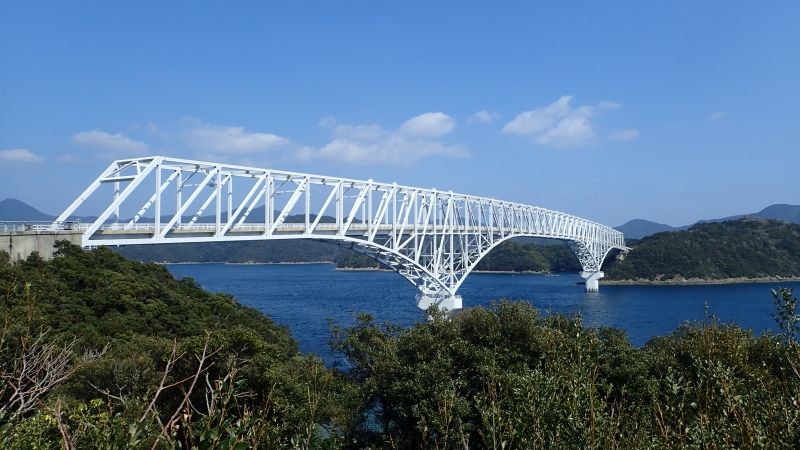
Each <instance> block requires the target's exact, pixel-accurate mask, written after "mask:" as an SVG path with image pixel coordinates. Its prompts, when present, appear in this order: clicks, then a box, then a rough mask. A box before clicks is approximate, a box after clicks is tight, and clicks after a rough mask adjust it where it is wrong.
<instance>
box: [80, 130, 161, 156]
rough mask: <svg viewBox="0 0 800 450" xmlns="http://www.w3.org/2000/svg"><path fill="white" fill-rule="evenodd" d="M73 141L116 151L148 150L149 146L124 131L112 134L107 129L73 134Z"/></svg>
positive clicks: (131, 152) (138, 151) (134, 151)
mask: <svg viewBox="0 0 800 450" xmlns="http://www.w3.org/2000/svg"><path fill="white" fill-rule="evenodd" d="M72 142H73V143H74V144H78V145H85V146H87V147H93V148H96V149H101V150H110V151H113V152H116V153H123V154H134V153H139V154H142V153H145V152H147V149H148V146H147V144H145V143H144V142H140V141H135V140H133V139H131V138H129V137H127V136H125V135H123V134H122V133H116V134H111V133H107V132H105V131H100V130H92V131H82V132H80V133H76V134H75V135H73V136H72Z"/></svg>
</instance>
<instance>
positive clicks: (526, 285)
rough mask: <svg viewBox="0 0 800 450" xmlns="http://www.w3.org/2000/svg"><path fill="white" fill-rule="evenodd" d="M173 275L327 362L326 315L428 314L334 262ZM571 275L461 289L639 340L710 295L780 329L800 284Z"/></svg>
mask: <svg viewBox="0 0 800 450" xmlns="http://www.w3.org/2000/svg"><path fill="white" fill-rule="evenodd" d="M167 267H168V269H169V270H170V272H172V273H173V274H174V275H175V276H176V277H178V278H182V277H192V278H194V279H195V280H196V281H197V282H198V283H200V284H201V285H202V286H203V287H204V288H205V289H208V290H211V291H217V292H227V293H230V294H232V295H233V296H234V297H236V298H237V299H238V300H239V301H240V302H241V303H242V304H244V305H247V306H251V307H253V308H255V309H257V310H259V311H261V312H263V313H264V314H266V315H268V316H270V317H272V318H273V320H275V321H276V322H277V323H279V324H283V325H286V326H288V327H289V329H290V330H291V333H292V336H294V338H295V339H297V341H298V342H299V343H300V350H301V351H303V352H306V353H316V354H317V355H319V356H321V357H323V358H325V359H326V360H330V358H331V354H330V351H329V350H328V339H329V330H328V319H333V321H334V322H335V323H337V324H342V325H348V324H352V323H353V322H354V319H353V317H354V315H355V314H356V313H359V312H367V313H370V314H372V315H373V316H374V317H375V318H377V319H378V320H379V321H391V322H393V323H396V324H401V325H409V324H412V323H414V322H416V321H419V320H422V319H424V316H423V312H422V311H421V310H419V309H417V307H416V301H415V299H414V297H415V296H416V294H417V291H416V289H415V288H414V287H413V286H412V285H411V284H410V283H408V282H407V281H405V279H403V278H402V277H400V276H399V275H397V274H395V273H393V272H350V271H337V270H335V268H334V266H333V265H332V264H285V265H256V264H253V265H234V264H185V265H182V264H172V265H168V266H167ZM577 281H581V279H580V277H579V276H578V275H577V274H576V275H571V274H562V275H529V274H482V273H474V274H471V275H470V276H469V277H468V278H467V281H466V282H464V285H463V286H462V287H461V289H460V290H459V293H460V294H461V296H462V297H463V298H464V307H465V308H469V307H471V306H477V305H487V304H489V303H490V302H491V301H492V300H496V299H500V298H508V299H515V300H517V299H521V300H526V301H528V302H530V303H531V304H533V305H534V306H536V307H537V308H540V309H542V310H549V311H552V312H560V313H569V314H572V313H580V314H581V315H582V316H583V319H584V323H585V324H586V325H588V326H612V327H617V328H622V329H623V330H625V331H626V332H627V333H628V336H629V337H630V339H631V342H633V344H634V345H643V344H644V343H645V342H647V341H648V340H649V339H650V338H652V337H653V336H657V335H661V334H664V333H667V332H669V331H672V330H674V329H675V328H676V327H677V326H679V325H680V324H681V323H683V322H686V321H689V320H702V319H703V318H704V313H703V307H704V305H705V304H706V303H707V304H708V306H709V308H710V310H711V312H712V313H714V314H715V315H716V316H717V317H719V318H720V320H722V321H726V322H729V321H732V322H735V323H737V324H739V325H740V326H742V327H744V328H748V329H751V330H753V331H754V332H755V333H762V332H763V331H765V330H767V329H775V322H774V320H773V319H772V315H771V314H772V313H773V311H774V306H773V302H772V296H771V295H770V289H771V288H777V287H780V286H790V287H794V288H795V290H797V291H800V283H782V284H780V285H778V284H766V283H758V284H756V283H753V284H731V285H713V286H601V287H600V292H599V293H587V292H585V291H584V290H583V286H578V285H576V284H575V283H576V282H577Z"/></svg>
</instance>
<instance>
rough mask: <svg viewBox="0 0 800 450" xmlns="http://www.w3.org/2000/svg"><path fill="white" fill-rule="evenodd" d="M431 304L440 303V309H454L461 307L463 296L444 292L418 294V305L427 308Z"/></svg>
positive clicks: (423, 308) (420, 307)
mask: <svg viewBox="0 0 800 450" xmlns="http://www.w3.org/2000/svg"><path fill="white" fill-rule="evenodd" d="M431 305H438V306H439V309H442V310H445V311H453V310H456V309H461V296H460V295H455V294H453V295H450V294H449V293H444V294H422V293H420V294H417V307H419V309H422V310H427V309H428V308H430V307H431Z"/></svg>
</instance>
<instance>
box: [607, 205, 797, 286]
mask: <svg viewBox="0 0 800 450" xmlns="http://www.w3.org/2000/svg"><path fill="white" fill-rule="evenodd" d="M605 270H606V278H608V279H616V280H639V279H644V280H671V279H676V278H678V279H679V278H687V279H688V278H698V279H708V280H715V279H726V278H761V277H771V276H780V277H797V276H800V225H795V224H790V223H785V222H776V221H767V220H760V219H759V220H755V219H743V220H735V221H728V222H720V223H703V224H698V225H695V226H693V227H691V228H690V229H688V230H686V231H677V232H670V233H658V234H654V235H652V236H648V237H646V238H644V239H642V240H641V241H639V242H638V243H637V244H636V245H635V246H634V247H633V249H632V250H631V251H630V252H629V253H628V254H627V255H626V256H625V258H624V260H622V261H617V262H615V263H613V264H610V267H608V268H606V269H605Z"/></svg>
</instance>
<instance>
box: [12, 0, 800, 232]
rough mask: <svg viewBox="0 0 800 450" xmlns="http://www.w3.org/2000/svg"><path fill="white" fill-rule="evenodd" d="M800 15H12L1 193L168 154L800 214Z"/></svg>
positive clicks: (235, 11)
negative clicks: (795, 207)
mask: <svg viewBox="0 0 800 450" xmlns="http://www.w3.org/2000/svg"><path fill="white" fill-rule="evenodd" d="M798 5H800V3H797V2H789V1H787V2H771V1H764V2H729V1H707V2H694V1H687V2H681V1H672V2H641V1H631V2H623V1H615V2H607V3H602V4H601V2H548V3H545V2H537V3H536V4H534V2H410V1H407V2H376V1H363V2H360V1H353V2H316V3H314V2H300V1H297V2H289V1H286V2H224V3H223V2H214V3H211V2H208V3H205V2H204V3H200V2H88V1H87V2H51V3H49V2H30V1H21V2H7V1H0V174H2V175H1V176H0V198H5V197H15V198H19V199H22V200H24V201H26V202H29V203H31V204H33V205H34V206H36V207H38V208H40V209H42V210H44V211H46V212H50V213H57V212H60V210H63V209H64V208H65V207H66V206H67V205H68V204H69V203H70V202H71V201H72V200H73V199H74V198H75V197H76V196H77V195H78V194H79V193H80V191H81V190H83V188H84V187H85V186H86V185H88V184H89V183H90V182H91V181H92V180H93V179H94V178H95V177H96V176H97V175H98V174H99V172H100V171H101V170H102V169H103V168H104V167H106V166H107V165H108V163H109V162H110V161H111V160H113V159H115V158H121V157H127V156H144V155H152V154H165V155H170V156H181V157H189V158H197V159H212V160H219V161H221V162H229V163H247V164H253V165H258V166H263V167H274V168H280V169H289V170H297V171H306V172H313V173H323V174H331V175H339V176H349V177H358V178H373V179H375V180H381V181H390V182H391V181H396V182H398V183H403V184H411V185H419V186H423V187H436V188H437V189H445V190H453V191H457V192H464V193H471V194H477V195H486V196H491V197H496V198H502V199H507V200H513V201H518V202H523V203H529V204H535V205H540V206H545V207H548V208H553V209H559V210H563V211H566V212H570V213H574V214H578V215H581V216H585V217H589V218H593V219H596V220H599V221H601V222H604V223H607V224H609V225H618V224H621V223H623V222H625V221H627V220H629V219H631V218H637V217H638V218H647V219H650V220H655V221H660V222H666V223H669V224H673V225H680V224H686V223H691V222H694V221H695V220H697V219H701V218H713V217H721V216H726V215H731V214H738V213H744V212H752V211H756V210H759V209H761V208H763V207H764V206H767V205H769V204H772V203H793V204H798V203H800V182H799V181H798V180H800V177H798V167H800V145H798V143H800V126H799V125H798V121H799V120H800V29H798V23H800V6H798Z"/></svg>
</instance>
